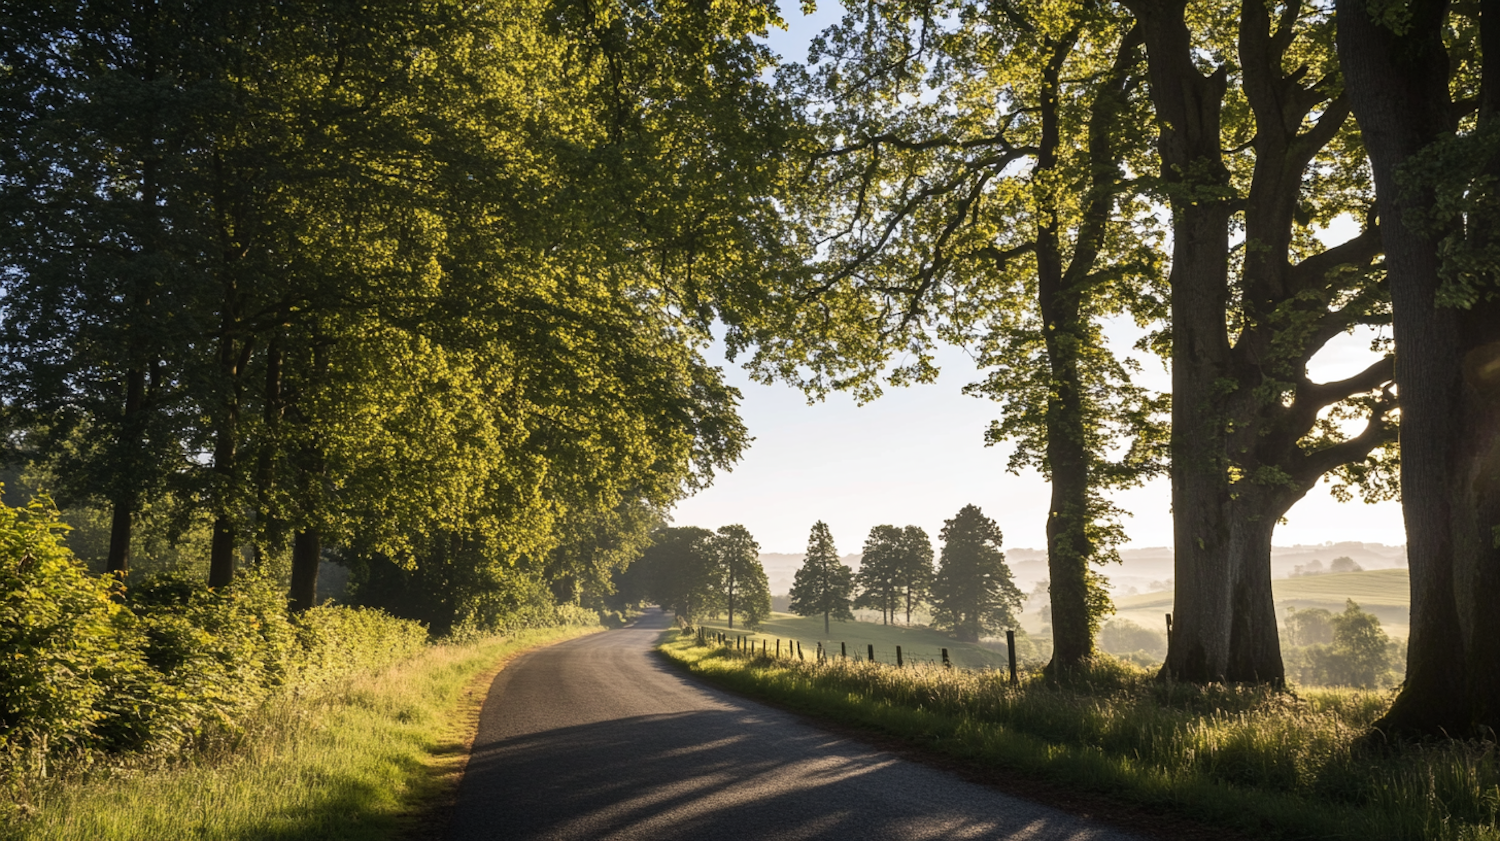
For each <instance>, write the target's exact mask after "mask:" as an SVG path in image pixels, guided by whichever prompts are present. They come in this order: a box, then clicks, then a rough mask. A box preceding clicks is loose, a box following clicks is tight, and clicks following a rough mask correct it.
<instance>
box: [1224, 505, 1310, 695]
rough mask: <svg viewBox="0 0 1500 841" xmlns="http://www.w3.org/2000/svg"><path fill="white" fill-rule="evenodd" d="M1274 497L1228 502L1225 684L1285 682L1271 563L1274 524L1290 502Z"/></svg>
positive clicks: (1278, 683)
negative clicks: (1229, 581) (1228, 607)
mask: <svg viewBox="0 0 1500 841" xmlns="http://www.w3.org/2000/svg"><path fill="white" fill-rule="evenodd" d="M1279 496H1281V495H1279V494H1276V493H1274V492H1268V491H1261V492H1259V493H1257V492H1255V491H1252V490H1250V489H1245V490H1242V491H1241V492H1240V494H1239V495H1238V497H1237V498H1236V499H1234V500H1233V501H1232V502H1231V503H1230V509H1229V510H1230V515H1229V516H1230V528H1229V545H1228V553H1229V565H1230V568H1231V569H1232V570H1233V576H1234V577H1233V580H1232V582H1231V585H1230V586H1231V591H1230V610H1231V613H1230V617H1231V618H1230V626H1229V662H1228V665H1227V667H1226V669H1225V673H1224V678H1225V679H1226V680H1230V681H1235V682H1239V683H1271V684H1276V685H1280V684H1282V683H1284V682H1285V681H1286V667H1285V665H1284V664H1283V662H1282V659H1281V639H1280V634H1279V633H1278V631H1277V622H1276V601H1275V597H1274V595H1273V594H1272V592H1271V563H1270V559H1271V535H1272V533H1273V532H1274V531H1275V529H1276V521H1277V520H1279V519H1280V518H1281V516H1282V515H1283V514H1285V513H1286V510H1287V509H1288V508H1290V507H1291V502H1290V501H1284V500H1282V499H1280V498H1278V497H1279ZM1300 496H1301V495H1300V494H1299V495H1298V497H1300ZM1292 501H1295V498H1294V499H1293V500H1292Z"/></svg>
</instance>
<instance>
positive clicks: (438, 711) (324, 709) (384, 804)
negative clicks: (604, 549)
mask: <svg viewBox="0 0 1500 841" xmlns="http://www.w3.org/2000/svg"><path fill="white" fill-rule="evenodd" d="M598 630H602V629H600V628H579V627H566V628H551V629H539V630H532V631H522V632H519V633H516V634H513V635H507V636H504V637H489V638H484V639H480V640H477V641H474V642H471V643H466V644H462V645H435V646H432V647H430V648H428V649H426V650H424V651H423V652H422V653H420V654H418V655H416V656H415V657H412V658H410V659H408V660H406V661H404V662H401V663H398V664H396V665H394V666H391V667H389V668H386V669H382V670H380V671H377V672H374V673H371V674H365V675H359V676H355V677H352V678H350V679H349V680H348V681H347V682H345V683H344V684H342V685H341V686H338V687H336V688H333V689H332V690H330V691H326V692H323V693H320V694H319V695H317V696H315V697H297V696H295V695H291V696H284V697H279V698H277V699H275V700H273V701H271V702H269V703H267V704H266V705H264V706H263V707H262V708H261V709H260V710H259V711H258V712H257V713H256V714H255V715H253V716H251V717H250V718H249V720H248V721H247V722H246V723H245V725H244V727H243V728H242V729H241V730H240V731H239V732H237V733H236V734H234V736H233V737H232V738H227V739H222V740H220V741H218V742H216V743H214V744H213V745H209V746H205V747H203V748H201V749H199V750H196V751H192V752H190V753H188V754H184V755H182V756H180V757H177V758H175V759H171V760H164V759H160V758H157V759H145V758H141V759H137V760H136V761H135V762H134V763H133V764H130V763H122V764H117V765H114V766H111V767H107V768H99V767H96V768H92V769H84V770H77V771H74V772H71V773H68V774H65V775H63V776H60V777H55V778H53V779H49V780H42V781H34V782H32V783H30V784H28V785H27V786H26V787H25V789H24V790H20V791H17V792H16V794H17V795H18V799H20V800H21V801H22V802H23V803H25V804H26V805H25V809H24V810H23V812H24V814H23V815H22V816H20V817H18V818H16V819H13V820H12V821H10V822H9V824H8V825H6V826H5V827H3V828H0V838H4V839H6V841H12V840H14V841H23V839H24V841H32V839H38V840H39V839H58V841H63V840H64V839H67V840H68V841H72V839H77V841H148V839H150V840H152V841H155V840H156V839H166V838H171V839H215V841H238V839H258V840H259V839H279V840H281V841H292V840H293V839H297V840H298V841H300V840H301V839H328V841H386V839H392V838H397V837H402V836H404V835H408V834H411V833H412V831H413V829H414V828H415V827H416V825H417V824H418V822H419V821H418V817H419V816H420V815H421V814H422V812H423V811H424V809H426V808H427V807H429V806H431V805H432V804H433V803H435V802H437V801H440V800H442V799H443V798H444V797H445V796H446V795H447V793H449V792H450V791H451V789H452V786H453V785H454V784H455V783H456V779H457V775H458V774H460V773H461V768H462V762H463V760H464V759H465V758H466V757H467V747H468V744H469V741H470V740H471V739H472V737H473V731H474V726H475V723H476V722H477V715H478V708H479V706H480V705H482V703H483V693H484V690H485V689H486V688H487V686H488V684H487V683H485V684H482V685H481V684H479V683H478V682H477V681H476V677H482V676H483V675H484V674H486V673H488V674H493V673H494V672H495V671H497V670H498V669H497V668H496V664H497V662H500V661H503V660H505V659H506V658H508V657H509V656H511V655H514V654H516V653H519V652H521V651H524V650H526V649H528V648H533V647H536V646H538V645H544V644H547V643H551V642H557V641H560V640H564V639H569V638H572V637H576V636H581V635H583V634H587V633H593V632H594V631H598Z"/></svg>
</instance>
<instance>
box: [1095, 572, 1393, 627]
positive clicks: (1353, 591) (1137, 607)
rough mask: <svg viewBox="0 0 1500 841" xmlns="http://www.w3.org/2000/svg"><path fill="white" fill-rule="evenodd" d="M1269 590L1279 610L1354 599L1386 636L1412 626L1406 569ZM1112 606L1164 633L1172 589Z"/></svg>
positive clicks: (1277, 583)
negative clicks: (1374, 618)
mask: <svg viewBox="0 0 1500 841" xmlns="http://www.w3.org/2000/svg"><path fill="white" fill-rule="evenodd" d="M1271 592H1272V593H1273V594H1274V598H1275V600H1276V606H1277V608H1278V609H1279V610H1281V611H1284V610H1285V608H1287V607H1295V608H1297V609H1298V610H1305V609H1307V608H1312V607H1321V608H1323V609H1325V610H1327V611H1329V612H1331V613H1342V612H1343V610H1344V600H1345V599H1354V601H1355V602H1357V603H1358V604H1359V606H1360V607H1361V608H1363V609H1365V610H1367V611H1369V612H1370V613H1373V614H1375V615H1376V616H1378V617H1380V622H1381V625H1382V626H1383V627H1384V628H1385V631H1386V633H1388V634H1391V635H1393V636H1397V637H1405V636H1407V634H1408V629H1409V627H1410V625H1409V618H1408V614H1409V610H1410V605H1411V579H1410V575H1409V574H1408V572H1407V571H1406V570H1404V569H1374V570H1368V571H1366V572H1344V573H1339V574H1337V575H1307V576H1298V577H1296V578H1277V579H1274V580H1272V581H1271ZM1114 602H1115V611H1116V614H1117V615H1118V616H1120V617H1121V618H1124V619H1129V620H1130V621H1132V622H1135V623H1136V624H1138V625H1143V626H1145V627H1147V628H1155V629H1157V630H1164V629H1165V623H1166V620H1165V617H1164V615H1163V614H1167V613H1171V612H1172V593H1171V591H1163V592H1159V593H1141V594H1140V595H1135V596H1116V597H1115V600H1114Z"/></svg>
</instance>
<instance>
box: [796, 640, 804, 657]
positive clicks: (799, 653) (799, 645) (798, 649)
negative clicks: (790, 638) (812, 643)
mask: <svg viewBox="0 0 1500 841" xmlns="http://www.w3.org/2000/svg"><path fill="white" fill-rule="evenodd" d="M797 659H798V660H801V659H804V658H803V657H802V640H797Z"/></svg>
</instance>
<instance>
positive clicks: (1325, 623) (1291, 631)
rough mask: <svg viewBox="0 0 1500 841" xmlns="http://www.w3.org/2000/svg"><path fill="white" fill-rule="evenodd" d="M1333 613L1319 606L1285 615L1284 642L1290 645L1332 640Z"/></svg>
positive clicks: (1325, 643)
mask: <svg viewBox="0 0 1500 841" xmlns="http://www.w3.org/2000/svg"><path fill="white" fill-rule="evenodd" d="M1332 619H1333V614H1331V613H1329V612H1328V611H1326V610H1324V609H1323V608H1321V607H1314V608H1310V609H1308V610H1298V609H1296V608H1295V607H1294V608H1292V609H1291V610H1289V611H1287V615H1286V622H1285V625H1286V644H1287V645H1290V646H1303V645H1327V644H1328V643H1330V642H1333V622H1332V621H1331V620H1332Z"/></svg>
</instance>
